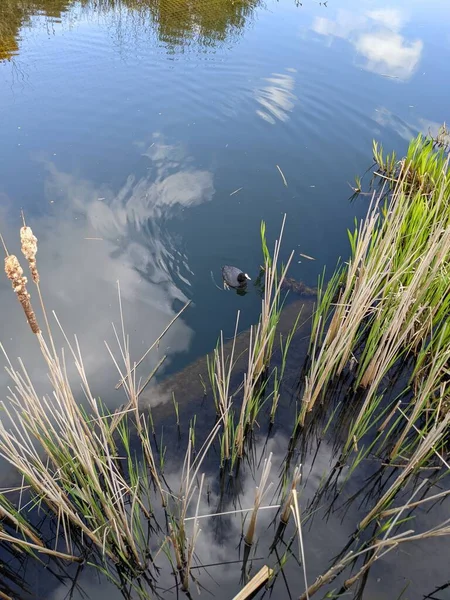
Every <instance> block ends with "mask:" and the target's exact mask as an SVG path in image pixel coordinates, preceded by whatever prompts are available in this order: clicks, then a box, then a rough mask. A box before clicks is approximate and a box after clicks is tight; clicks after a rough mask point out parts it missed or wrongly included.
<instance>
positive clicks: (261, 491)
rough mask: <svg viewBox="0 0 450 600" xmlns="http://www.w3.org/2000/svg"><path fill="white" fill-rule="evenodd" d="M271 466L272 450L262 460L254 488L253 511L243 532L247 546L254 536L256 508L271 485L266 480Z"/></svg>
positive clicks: (257, 508)
mask: <svg viewBox="0 0 450 600" xmlns="http://www.w3.org/2000/svg"><path fill="white" fill-rule="evenodd" d="M271 467H272V452H271V453H270V454H269V457H268V458H266V459H265V460H264V466H263V469H262V472H261V480H260V482H259V486H257V487H256V489H255V501H254V504H253V511H252V514H251V517H250V523H249V524H248V528H247V533H246V534H245V538H244V540H245V543H246V544H247V546H251V545H252V544H253V538H254V537H255V530H256V521H257V518H258V510H259V508H260V506H261V504H262V501H263V499H264V496H265V495H266V494H267V492H268V491H269V490H270V488H271V487H272V483H270V484H269V485H267V480H268V478H269V475H270V469H271Z"/></svg>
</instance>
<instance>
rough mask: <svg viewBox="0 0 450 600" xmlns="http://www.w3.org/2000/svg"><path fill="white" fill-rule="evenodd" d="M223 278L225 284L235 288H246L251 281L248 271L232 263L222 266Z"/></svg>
mask: <svg viewBox="0 0 450 600" xmlns="http://www.w3.org/2000/svg"><path fill="white" fill-rule="evenodd" d="M222 278H223V281H224V284H225V285H227V286H229V287H232V288H235V289H243V288H245V287H246V286H247V281H250V277H249V276H248V275H247V273H244V271H242V269H238V267H232V266H230V265H225V266H224V267H222Z"/></svg>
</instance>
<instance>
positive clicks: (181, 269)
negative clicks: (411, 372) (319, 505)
mask: <svg viewBox="0 0 450 600" xmlns="http://www.w3.org/2000/svg"><path fill="white" fill-rule="evenodd" d="M449 31H450V7H449V4H448V2H447V0H409V1H408V2H406V1H403V0H400V1H392V2H388V3H385V2H383V1H381V0H374V1H356V0H329V1H328V3H326V4H324V3H320V2H311V1H309V0H305V1H304V2H303V5H301V6H298V5H296V3H295V2H294V0H280V1H279V2H275V1H272V0H267V1H266V2H257V1H254V2H238V3H235V4H230V2H229V1H228V0H215V1H211V2H207V1H206V0H201V1H199V2H196V3H187V1H186V2H185V0H177V1H176V2H167V1H163V0H161V1H159V2H158V1H156V0H155V1H153V2H148V3H146V2H142V3H139V2H134V3H133V2H131V1H130V2H126V1H125V0H121V1H117V2H115V3H109V2H94V1H93V0H92V1H90V0H86V1H83V2H76V1H74V2H71V1H70V0H66V1H57V0H40V1H31V0H30V1H29V2H28V1H23V0H22V1H21V2H19V1H18V0H17V2H15V1H14V0H8V2H6V3H5V4H3V2H2V3H1V5H0V132H1V138H0V139H1V143H0V231H1V233H2V235H3V237H4V239H5V243H6V245H7V247H8V250H9V251H10V252H13V251H14V252H16V253H19V237H18V230H19V227H20V225H21V218H20V210H21V209H23V210H24V212H25V215H26V219H27V222H28V224H29V225H31V227H32V228H33V231H34V233H35V234H36V235H37V237H38V239H39V251H38V265H39V268H40V273H41V281H42V290H43V294H44V297H45V299H46V302H47V305H48V306H49V308H52V309H55V310H56V312H57V314H58V316H59V318H60V320H61V321H62V323H63V324H64V327H65V328H66V330H67V333H68V334H73V333H76V334H77V335H78V337H79V339H80V344H81V347H82V349H83V351H84V353H85V364H86V369H87V371H88V375H89V377H90V378H91V381H92V382H93V385H94V386H95V387H96V390H98V393H99V395H101V396H102V398H104V399H105V401H107V402H108V403H109V405H110V406H111V407H114V406H116V405H118V404H120V403H121V402H122V399H121V398H118V397H117V394H115V393H114V391H113V389H112V388H113V386H112V385H111V378H112V379H113V381H115V380H116V379H117V375H116V374H115V371H114V367H113V365H111V359H110V357H109V355H108V353H107V352H106V349H105V348H104V340H105V339H106V340H108V342H110V343H111V344H113V343H114V337H113V333H112V328H111V322H113V321H114V322H115V323H118V321H119V308H118V301H117V282H118V281H119V282H120V289H121V295H122V299H123V303H124V315H125V321H126V327H127V330H128V332H129V333H130V336H131V345H132V351H133V355H134V356H135V358H136V359H137V358H139V356H140V355H141V354H142V353H143V351H144V350H145V349H146V348H147V347H148V346H149V345H150V344H151V342H152V341H153V340H154V339H155V338H156V337H157V336H158V335H159V333H160V332H161V331H162V330H163V329H164V327H165V326H166V325H167V323H169V321H170V320H171V319H172V318H173V317H174V316H175V314H176V313H177V311H178V310H180V308H181V307H182V306H183V305H184V303H185V302H186V301H188V300H192V305H191V306H190V307H189V309H188V310H187V311H186V312H185V313H184V314H183V316H182V318H181V319H179V320H177V321H176V323H175V324H174V325H173V327H172V328H171V329H170V331H169V332H168V334H167V335H166V336H165V337H164V339H163V341H162V342H161V345H160V347H159V350H158V351H157V352H156V353H155V354H154V355H153V356H152V358H151V359H150V360H149V361H148V362H147V363H146V365H145V367H146V369H147V372H148V370H149V368H150V366H151V365H150V363H151V364H155V363H156V362H157V360H159V358H160V357H161V356H162V355H163V354H168V360H167V361H166V363H165V364H164V366H163V368H162V369H161V371H160V373H159V375H158V377H159V378H162V377H165V376H168V375H170V374H171V373H175V372H176V371H179V370H180V369H182V368H183V367H185V366H186V365H188V364H189V363H190V362H192V361H193V360H195V359H196V358H198V357H200V356H202V355H204V354H205V353H206V352H209V351H210V350H211V349H212V347H213V346H214V345H215V343H216V340H217V336H218V334H219V332H220V330H221V329H223V330H224V332H225V335H226V336H230V335H231V334H232V332H233V327H234V322H235V317H236V311H237V309H240V310H241V320H240V327H241V329H245V328H247V327H248V326H249V325H250V324H252V323H254V322H255V321H256V319H257V317H258V314H259V310H260V297H259V295H258V294H257V293H256V291H255V290H254V288H253V286H252V285H250V286H249V293H248V294H247V295H245V296H238V295H236V294H234V293H233V292H225V291H222V290H219V289H217V286H216V285H215V284H217V285H218V286H219V287H220V286H221V275H220V268H221V266H222V265H223V264H232V265H237V266H239V267H241V268H242V269H243V270H245V271H246V272H248V273H249V274H250V276H251V277H252V278H253V279H254V278H255V277H256V276H257V273H258V269H259V265H260V264H261V247H260V241H259V228H260V222H261V220H264V221H265V222H266V223H267V237H268V241H269V244H270V245H271V246H272V245H273V243H274V240H275V239H276V237H277V236H278V233H279V230H280V225H281V222H282V219H283V215H284V214H285V213H286V214H287V221H286V228H285V234H284V239H283V247H282V248H283V249H282V258H283V259H284V260H286V259H287V257H288V256H289V253H290V252H291V250H295V256H294V260H293V262H292V265H291V269H290V275H291V276H292V277H294V278H296V279H298V280H301V281H304V282H305V283H306V284H307V285H310V286H314V285H315V284H316V282H317V277H318V275H319V274H320V273H322V271H323V269H324V268H326V270H327V271H326V272H327V273H331V271H332V269H333V268H334V266H335V265H336V263H337V261H338V259H339V257H341V258H342V259H343V260H345V259H346V257H347V256H348V254H349V246H348V241H347V234H346V230H347V228H351V227H352V226H353V223H354V220H355V218H356V219H361V218H363V217H364V215H365V213H366V211H367V207H368V204H369V202H370V197H369V196H365V195H361V196H359V197H358V198H357V199H356V200H355V201H353V202H350V201H349V197H350V196H351V194H352V189H351V185H354V180H355V176H356V175H362V174H363V173H364V172H366V170H367V169H368V168H369V167H370V166H371V163H372V152H371V148H372V140H373V139H374V138H375V139H377V140H378V141H379V142H381V143H382V144H383V146H384V147H385V148H386V149H387V150H392V149H393V150H396V151H397V152H398V153H399V154H401V153H402V152H404V151H405V149H406V147H407V143H408V141H409V139H410V138H411V137H412V136H414V135H415V134H416V133H417V132H419V131H421V132H424V133H428V132H432V133H436V132H437V129H438V127H439V126H440V125H441V124H442V123H443V122H444V121H446V120H447V121H448V119H449V102H448V99H449V89H450V84H449V68H448V59H449V51H450V34H449ZM278 167H279V169H281V171H282V173H283V175H284V177H285V179H286V182H287V186H285V184H284V182H283V178H282V176H281V173H280V171H279V169H278ZM368 179H370V172H369V176H368V177H366V180H365V181H366V182H367V184H368ZM349 184H350V185H349ZM367 187H368V186H367ZM300 254H306V255H308V256H310V257H313V258H314V259H315V260H309V259H306V258H304V257H302V256H301V255H300ZM0 303H1V306H2V321H1V326H0V336H1V341H2V342H3V343H4V344H5V345H6V346H7V348H8V351H9V352H10V354H11V356H13V357H14V356H18V355H20V356H21V357H22V358H23V359H24V361H26V362H27V364H29V365H31V367H30V368H31V370H33V369H34V368H35V369H38V365H37V363H36V362H35V359H34V355H35V348H34V346H33V344H32V343H31V341H30V335H31V334H30V333H29V331H28V330H27V325H26V322H25V321H24V317H23V315H22V313H21V312H20V310H19V307H18V306H17V305H16V304H17V303H16V300H15V298H14V297H13V294H12V293H11V290H10V285H9V282H8V281H7V280H6V278H2V279H0ZM147 372H145V373H144V372H143V373H142V376H143V377H145V376H146V375H147ZM36 373H37V375H36V376H37V377H39V375H38V371H36ZM6 382H7V376H6V374H3V373H1V374H0V385H1V386H2V389H4V388H5V385H6ZM430 579H432V580H433V582H434V579H433V578H430ZM396 589H397V588H396ZM400 589H401V586H400ZM383 593H384V594H386V590H385V591H384V592H383ZM398 593H399V592H398ZM280 597H281V596H280ZM364 597H365V598H366V596H364ZM375 597H379V596H376V595H372V596H367V598H375ZM380 597H381V596H380ZM393 597H394V596H389V595H383V598H393ZM395 597H397V596H395ZM407 597H411V598H416V597H418V596H415V595H414V594H411V595H410V596H407Z"/></svg>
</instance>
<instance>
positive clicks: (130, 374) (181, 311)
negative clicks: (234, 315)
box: [116, 300, 192, 390]
mask: <svg viewBox="0 0 450 600" xmlns="http://www.w3.org/2000/svg"><path fill="white" fill-rule="evenodd" d="M191 302H192V300H188V301H187V302H186V304H185V305H184V306H183V308H182V309H181V310H180V311H179V312H178V313H177V314H176V315H175V316H174V317H173V319H172V320H171V321H170V323H169V324H168V325H167V326H166V327H165V328H164V330H163V332H162V333H161V334H160V335H159V336H158V337H157V338H156V340H155V341H154V342H153V344H152V345H151V346H150V348H148V350H146V351H145V352H144V354H143V355H142V356H141V358H140V359H139V360H138V361H137V363H135V364H134V365H133V368H132V369H130V373H127V374H126V375H125V377H123V378H122V379H121V380H120V381H119V383H117V384H116V390H118V389H119V388H120V387H121V386H122V385H123V384H124V382H125V380H126V379H128V378H129V377H131V376H132V375H133V373H134V372H135V370H136V369H137V367H138V366H139V365H140V364H141V363H142V361H143V360H144V359H145V358H146V357H147V356H148V354H149V353H150V352H151V351H152V350H153V348H155V346H157V345H158V344H159V342H160V341H161V339H162V338H163V337H164V335H165V334H166V333H167V332H168V331H169V329H170V328H171V327H172V325H173V324H174V323H175V321H176V320H177V319H178V318H179V317H180V316H181V315H182V314H183V312H184V311H185V310H186V308H187V307H188V306H189V305H190V304H191Z"/></svg>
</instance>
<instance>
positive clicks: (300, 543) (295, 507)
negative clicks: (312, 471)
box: [291, 490, 309, 600]
mask: <svg viewBox="0 0 450 600" xmlns="http://www.w3.org/2000/svg"><path fill="white" fill-rule="evenodd" d="M292 500H293V503H292V505H291V510H292V514H293V515H294V520H295V526H296V527H297V534H298V549H299V555H300V556H301V559H302V567H303V580H304V582H305V594H306V600H309V594H308V579H307V577H306V561H305V549H304V546H303V534H302V519H301V516H300V508H299V505H298V495H297V490H294V493H293V496H292Z"/></svg>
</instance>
